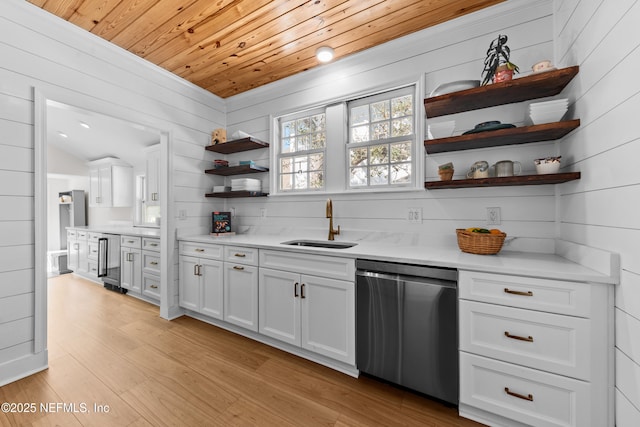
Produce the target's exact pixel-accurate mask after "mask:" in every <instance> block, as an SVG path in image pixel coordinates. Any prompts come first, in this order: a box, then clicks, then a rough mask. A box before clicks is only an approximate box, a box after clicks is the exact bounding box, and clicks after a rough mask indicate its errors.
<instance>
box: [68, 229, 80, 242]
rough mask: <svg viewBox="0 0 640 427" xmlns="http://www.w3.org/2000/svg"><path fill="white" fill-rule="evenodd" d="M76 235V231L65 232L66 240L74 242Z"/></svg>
mask: <svg viewBox="0 0 640 427" xmlns="http://www.w3.org/2000/svg"><path fill="white" fill-rule="evenodd" d="M77 235H78V232H77V231H76V230H67V239H68V240H75V239H76V236H77Z"/></svg>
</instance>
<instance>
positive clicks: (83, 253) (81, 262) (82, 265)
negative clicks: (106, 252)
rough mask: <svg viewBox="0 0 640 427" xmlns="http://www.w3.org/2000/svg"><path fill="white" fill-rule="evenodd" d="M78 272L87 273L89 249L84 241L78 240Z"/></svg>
mask: <svg viewBox="0 0 640 427" xmlns="http://www.w3.org/2000/svg"><path fill="white" fill-rule="evenodd" d="M77 245H78V271H81V272H83V273H86V272H87V271H89V259H88V258H87V256H88V254H89V247H88V245H87V241H86V240H78V242H77Z"/></svg>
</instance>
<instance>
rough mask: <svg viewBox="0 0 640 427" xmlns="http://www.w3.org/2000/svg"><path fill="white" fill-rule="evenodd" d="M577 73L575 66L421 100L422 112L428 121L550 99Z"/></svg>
mask: <svg viewBox="0 0 640 427" xmlns="http://www.w3.org/2000/svg"><path fill="white" fill-rule="evenodd" d="M578 71H579V67H578V66H577V65H576V66H573V67H567V68H561V69H559V70H551V71H545V72H542V73H535V74H530V75H528V76H526V77H520V78H516V79H513V80H507V81H503V82H499V83H493V84H489V85H486V86H480V87H475V88H472V89H466V90H461V91H458V92H453V93H446V94H444V95H439V96H433V97H430V98H426V99H425V100H424V108H425V110H426V112H427V118H432V117H439V116H444V115H447V114H454V113H461V112H463V111H471V110H478V109H480V108H487V107H495V106H496V105H504V104H511V103H514V102H521V101H528V100H530V99H537V98H544V97H547V96H553V95H557V94H559V93H560V92H562V89H564V88H565V86H566V85H567V84H569V82H570V81H571V80H572V79H573V78H574V77H575V75H576V74H578Z"/></svg>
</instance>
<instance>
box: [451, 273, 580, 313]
mask: <svg viewBox="0 0 640 427" xmlns="http://www.w3.org/2000/svg"><path fill="white" fill-rule="evenodd" d="M458 280H459V283H458V295H459V297H460V298H462V299H469V300H474V301H483V302H490V303H495V304H502V305H508V306H512V307H520V308H527V309H531V310H540V311H548V312H550V313H558V314H567V315H570V316H580V317H589V316H590V313H591V307H592V301H591V291H592V287H591V286H589V285H587V284H584V283H582V284H581V283H575V282H565V281H561V280H550V279H536V278H531V277H520V276H509V275H504V274H491V273H479V272H471V271H462V270H461V271H460V274H459V279H458Z"/></svg>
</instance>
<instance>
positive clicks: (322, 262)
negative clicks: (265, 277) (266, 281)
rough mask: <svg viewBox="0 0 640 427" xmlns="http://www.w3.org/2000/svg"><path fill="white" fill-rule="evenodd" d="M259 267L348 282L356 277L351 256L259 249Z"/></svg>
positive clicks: (354, 264)
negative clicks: (341, 256) (342, 256)
mask: <svg viewBox="0 0 640 427" xmlns="http://www.w3.org/2000/svg"><path fill="white" fill-rule="evenodd" d="M260 267H268V268H273V269H276V270H285V271H295V272H296V273H301V274H311V275H314V276H319V277H326V278H330V279H338V280H347V281H349V282H354V281H355V278H356V263H355V260H354V259H352V258H340V257H332V256H324V255H316V254H302V253H299V252H288V251H270V250H261V251H260Z"/></svg>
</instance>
